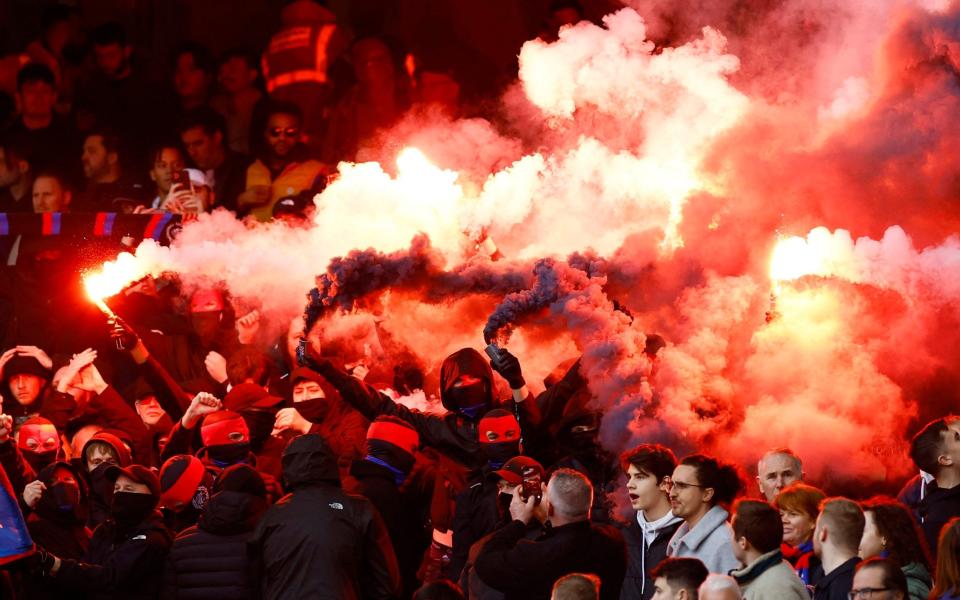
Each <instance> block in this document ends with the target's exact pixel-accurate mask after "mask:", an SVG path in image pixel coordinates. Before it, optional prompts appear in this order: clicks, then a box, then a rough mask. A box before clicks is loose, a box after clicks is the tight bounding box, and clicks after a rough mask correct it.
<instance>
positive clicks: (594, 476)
mask: <svg viewBox="0 0 960 600" xmlns="http://www.w3.org/2000/svg"><path fill="white" fill-rule="evenodd" d="M568 408H570V407H568ZM600 419H601V414H600V413H599V412H597V411H591V410H586V409H580V408H573V409H571V410H570V411H569V412H568V414H567V415H566V416H565V417H564V419H563V420H562V421H561V422H560V423H559V425H558V426H557V429H556V440H557V448H558V450H559V455H560V456H561V457H562V458H560V460H559V461H558V462H557V463H556V464H554V465H553V466H552V467H551V469H550V470H551V471H553V470H555V469H562V468H568V469H574V470H575V471H579V472H580V473H583V474H584V475H586V476H587V478H588V479H589V480H590V483H592V484H593V490H594V492H593V508H592V510H591V513H590V515H591V518H592V519H593V520H594V522H597V523H609V522H610V511H611V510H612V508H613V501H612V500H610V495H611V494H612V493H613V492H614V491H615V489H616V485H617V479H618V478H619V477H620V470H619V468H618V465H617V458H616V456H614V455H613V454H611V453H610V452H608V451H607V450H605V449H604V448H603V447H602V446H601V445H600V438H599V434H600Z"/></svg>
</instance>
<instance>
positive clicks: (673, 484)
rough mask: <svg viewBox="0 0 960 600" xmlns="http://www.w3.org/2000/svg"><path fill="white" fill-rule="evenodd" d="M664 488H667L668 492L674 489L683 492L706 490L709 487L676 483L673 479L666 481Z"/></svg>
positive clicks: (664, 481) (681, 482)
mask: <svg viewBox="0 0 960 600" xmlns="http://www.w3.org/2000/svg"><path fill="white" fill-rule="evenodd" d="M663 487H665V488H666V489H667V490H672V489H673V488H677V491H679V492H682V491H683V490H686V489H689V488H705V487H707V486H705V485H700V484H697V483H686V482H683V481H674V480H672V479H664V480H663Z"/></svg>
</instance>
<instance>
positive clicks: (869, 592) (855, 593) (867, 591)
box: [847, 587, 890, 600]
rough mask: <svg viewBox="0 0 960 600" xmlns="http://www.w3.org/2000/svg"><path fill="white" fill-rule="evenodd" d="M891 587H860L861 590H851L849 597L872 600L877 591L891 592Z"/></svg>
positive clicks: (853, 599)
mask: <svg viewBox="0 0 960 600" xmlns="http://www.w3.org/2000/svg"><path fill="white" fill-rule="evenodd" d="M889 591H890V588H868V587H867V588H860V589H859V590H850V593H849V594H847V597H848V598H850V600H870V599H871V598H873V595H874V594H875V593H877V592H889Z"/></svg>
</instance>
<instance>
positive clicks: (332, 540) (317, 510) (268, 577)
mask: <svg viewBox="0 0 960 600" xmlns="http://www.w3.org/2000/svg"><path fill="white" fill-rule="evenodd" d="M283 477H284V481H285V483H286V484H287V487H288V488H289V489H291V490H293V491H292V492H291V493H289V494H287V495H286V496H284V497H283V498H281V499H280V501H279V502H277V503H276V504H275V505H274V506H272V507H271V508H270V509H268V510H267V512H266V514H265V515H264V516H263V519H262V520H261V521H260V524H259V525H258V526H257V528H256V530H255V531H254V534H253V538H252V540H251V546H252V547H253V551H254V554H255V555H256V556H257V557H258V560H259V562H258V570H259V572H260V575H259V576H260V579H261V582H262V588H261V589H262V591H263V597H264V598H268V599H274V598H316V599H322V598H329V599H331V600H333V599H338V600H340V599H343V600H352V599H355V598H356V599H359V598H364V599H368V598H369V599H376V598H395V597H396V596H397V595H398V594H399V592H400V575H399V571H398V570H397V562H396V558H395V556H394V553H393V546H392V545H391V544H390V538H389V535H388V534H387V529H386V527H385V526H384V524H383V520H382V519H381V518H380V515H379V514H378V513H377V511H376V509H375V508H374V507H373V505H372V504H371V502H370V501H369V500H367V499H366V498H363V497H362V496H354V495H350V494H347V493H346V492H344V491H343V490H342V489H340V485H339V478H338V473H337V464H336V460H335V459H334V458H333V455H332V454H331V453H330V452H329V451H328V450H327V448H326V447H325V446H324V444H323V441H322V439H321V438H320V436H318V435H303V436H300V437H298V438H296V439H294V441H292V442H291V443H290V445H289V446H288V447H287V449H286V451H285V452H284V455H283Z"/></svg>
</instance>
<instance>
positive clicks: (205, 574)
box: [164, 465, 267, 600]
mask: <svg viewBox="0 0 960 600" xmlns="http://www.w3.org/2000/svg"><path fill="white" fill-rule="evenodd" d="M266 509H267V488H266V485H265V484H264V482H263V478H261V477H260V474H259V473H257V471H256V470H255V469H253V468H252V467H250V466H248V465H233V466H231V467H227V468H226V469H224V470H223V471H222V472H221V473H220V476H219V477H217V480H216V481H215V482H214V485H213V495H212V496H211V497H210V499H209V501H207V504H206V507H204V509H203V513H202V514H201V515H200V520H199V522H198V523H197V525H195V526H193V527H190V528H189V529H186V530H184V531H183V532H182V533H180V535H178V536H177V539H176V540H174V542H173V548H172V549H171V550H170V556H169V557H168V558H167V568H166V574H165V577H164V597H165V598H180V599H183V600H193V599H196V600H208V599H209V598H218V599H224V600H242V599H247V598H251V599H252V598H259V597H260V594H259V590H258V585H259V581H258V579H257V577H256V576H255V573H254V570H253V565H252V564H251V556H250V554H249V553H248V552H247V542H248V541H249V539H250V534H251V532H253V529H254V528H255V527H256V526H257V523H259V521H260V518H261V517H262V516H263V513H264V511H265V510H266Z"/></svg>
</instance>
